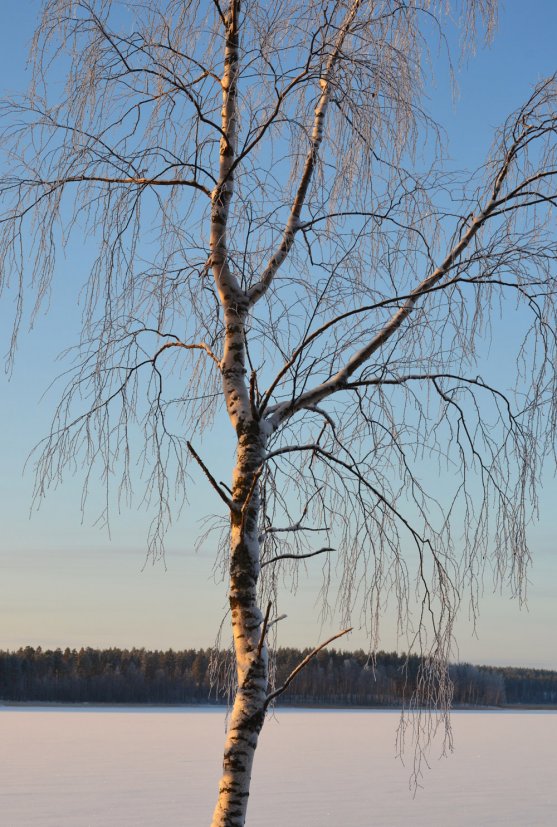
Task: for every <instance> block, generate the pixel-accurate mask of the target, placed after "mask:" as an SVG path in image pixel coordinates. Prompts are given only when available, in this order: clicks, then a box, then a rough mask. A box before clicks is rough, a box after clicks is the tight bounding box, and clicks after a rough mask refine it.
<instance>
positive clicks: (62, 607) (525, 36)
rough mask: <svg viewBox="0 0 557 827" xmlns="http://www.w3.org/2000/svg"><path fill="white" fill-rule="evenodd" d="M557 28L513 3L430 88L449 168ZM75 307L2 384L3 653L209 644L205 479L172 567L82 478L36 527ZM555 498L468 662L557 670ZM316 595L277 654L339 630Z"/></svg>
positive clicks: (31, 11) (303, 598) (67, 483)
mask: <svg viewBox="0 0 557 827" xmlns="http://www.w3.org/2000/svg"><path fill="white" fill-rule="evenodd" d="M37 7H38V6H37V4H36V3H34V2H25V3H13V2H5V3H4V4H3V9H2V11H3V18H4V19H3V27H2V32H1V34H0V46H1V48H0V86H1V87H2V90H3V91H15V90H17V89H21V88H22V87H23V86H24V85H25V79H26V75H25V73H24V71H23V67H24V60H25V55H26V48H27V43H28V41H29V38H30V36H31V32H32V28H33V24H34V19H35V14H36V9H37ZM555 31H557V4H555V3H553V2H550V0H535V2H533V3H531V4H528V7H526V4H522V3H518V2H513V3H508V4H507V6H506V8H505V7H503V9H502V11H501V16H500V25H499V28H498V31H497V33H496V36H495V42H494V44H493V45H492V46H491V47H489V48H487V49H483V48H480V49H479V50H478V53H477V54H476V55H475V56H472V57H469V58H468V59H467V61H466V64H465V65H464V66H463V67H461V69H460V70H459V73H458V76H457V77H458V85H459V95H458V97H457V99H456V100H455V101H453V100H452V98H451V92H450V83H449V80H448V77H447V73H446V71H443V70H442V71H441V72H440V74H439V76H438V78H437V84H436V86H435V88H432V89H430V90H428V91H429V110H430V111H431V112H432V114H433V115H434V117H436V118H437V119H438V120H439V121H441V122H442V123H443V125H444V126H445V128H446V130H447V136H448V141H449V143H448V153H449V156H450V158H451V162H452V163H453V164H454V166H456V167H458V168H470V169H473V168H475V167H477V166H478V165H479V164H480V163H481V162H482V160H483V159H484V158H485V155H486V152H487V149H488V148H489V145H490V142H491V138H492V132H493V129H494V128H495V127H496V126H497V125H498V124H500V123H501V122H502V121H503V120H504V118H505V117H506V115H507V114H508V113H509V112H511V111H512V110H513V109H515V108H516V107H517V106H518V105H519V104H520V103H521V102H522V101H523V100H524V99H525V98H526V97H527V96H528V94H529V90H530V89H531V86H532V85H533V84H534V83H535V82H536V81H538V80H539V79H540V78H541V77H543V76H546V75H547V74H550V73H551V72H553V71H554V70H555V69H557V62H556V60H555V47H554V35H555ZM73 255H74V256H75V257H76V260H65V261H64V260H61V261H60V263H59V266H60V269H61V271H64V270H67V269H68V268H70V267H72V268H76V267H77V268H78V267H79V261H78V255H79V251H78V250H75V251H74V252H73ZM76 302H77V289H76V290H75V295H72V294H71V291H70V292H68V287H67V284H66V285H65V286H62V284H61V282H60V281H59V282H58V284H57V285H56V286H55V288H54V291H53V294H52V297H51V301H50V312H49V313H48V314H46V315H42V316H41V317H40V318H39V319H38V320H37V322H36V324H35V326H34V329H33V330H32V331H31V332H30V333H29V335H24V336H22V338H21V341H20V345H19V349H18V356H17V361H16V367H15V371H14V374H13V376H12V377H11V378H10V380H9V381H8V379H7V378H6V377H4V376H2V377H1V379H0V382H1V390H0V456H1V457H2V463H1V467H0V521H1V522H0V524H1V526H2V533H1V538H0V565H1V568H2V578H1V580H0V647H2V648H6V647H9V648H14V647H17V646H20V645H26V644H32V645H39V644H40V645H42V646H43V647H46V646H49V647H55V646H62V647H64V646H66V645H69V646H81V645H90V646H105V645H106V646H108V645H119V646H134V645H135V646H147V647H157V648H167V647H169V646H172V647H173V648H185V647H190V646H196V647H197V646H209V645H211V644H212V642H213V641H214V638H215V635H216V632H217V629H218V625H219V622H220V619H221V617H222V616H223V614H224V612H225V609H226V589H225V586H224V585H223V584H222V583H219V582H218V578H217V582H215V577H214V576H213V573H212V564H213V556H214V555H213V548H212V546H211V544H210V543H207V544H205V546H204V547H203V549H202V551H200V552H199V553H196V552H195V550H194V543H195V538H196V536H197V534H198V533H199V530H200V525H201V524H200V520H201V519H202V517H203V516H204V515H205V514H206V513H207V511H208V510H209V511H210V510H211V509H213V508H214V509H215V510H218V503H216V502H214V501H213V499H212V492H211V491H210V489H208V487H206V485H205V482H204V480H202V479H199V480H198V481H197V484H196V487H195V489H194V491H193V492H192V500H191V505H190V508H189V509H188V511H187V513H184V515H183V516H182V517H181V518H180V519H179V520H178V521H177V522H176V524H175V525H174V527H173V528H172V530H171V532H170V535H169V538H168V549H167V558H166V568H165V567H164V566H163V565H162V563H158V564H155V565H152V564H151V563H150V562H149V563H147V564H146V565H145V544H146V543H145V538H146V535H147V530H148V523H149V516H148V515H147V514H145V513H143V512H142V511H141V510H139V511H138V510H137V509H130V510H126V511H124V512H123V513H122V514H120V515H118V514H115V515H114V517H113V520H112V524H111V533H110V535H109V534H108V532H107V531H106V529H101V528H99V527H98V526H97V525H95V524H94V518H95V502H97V504H98V499H96V495H95V494H94V493H93V496H92V502H91V504H90V507H89V508H88V509H87V510H86V512H85V515H84V516H83V517H82V515H81V510H80V503H81V478H80V474H79V471H78V472H77V473H76V475H75V476H74V477H71V476H69V477H68V478H66V479H65V480H64V482H63V483H62V484H61V485H60V486H59V488H58V489H57V490H55V491H53V492H52V493H51V494H50V495H49V497H48V498H47V500H46V501H44V502H43V503H42V505H41V508H40V509H39V511H38V512H36V513H34V514H33V515H32V516H31V517H30V505H31V499H32V489H33V476H32V473H31V471H29V470H28V471H26V472H25V473H23V467H24V464H25V460H26V457H27V456H28V454H29V452H30V451H31V449H32V448H33V446H34V445H35V444H36V443H37V441H38V440H39V439H40V438H41V436H43V435H44V434H45V433H46V432H47V429H48V425H49V419H50V414H51V412H52V406H53V404H54V403H55V401H56V391H55V389H54V390H52V391H48V390H47V388H48V386H49V384H50V382H51V381H52V379H53V378H54V377H55V376H56V375H57V372H58V370H59V367H58V368H57V364H56V361H55V360H56V357H57V355H58V354H59V353H60V351H61V350H62V349H63V348H64V347H65V346H67V345H68V344H71V343H72V341H73V340H75V338H76V334H77V330H78V321H79V320H78V318H77V314H76V313H75V307H76ZM9 315H10V308H6V307H2V308H0V322H1V324H2V329H3V333H2V340H1V344H2V347H3V349H5V342H6V339H5V338H4V335H5V331H6V324H7V318H8V317H9ZM510 335H512V330H511V329H510V327H507V328H504V329H502V330H501V339H500V341H503V340H504V338H505V337H506V336H510ZM497 350H498V348H497V347H496V348H495V353H497ZM499 350H500V349H499ZM495 358H496V357H495ZM45 391H46V394H44V392H45ZM43 394H44V396H43ZM231 459H232V458H231V457H230V460H231ZM556 495H557V485H556V483H555V479H554V478H553V477H552V475H551V474H548V475H547V477H546V480H545V483H544V488H543V491H542V495H541V500H540V520H539V523H538V524H537V525H534V526H533V527H532V531H531V534H530V538H531V548H532V551H533V556H534V566H533V568H532V571H531V585H530V590H529V608H528V611H526V610H524V609H523V610H522V611H520V612H519V610H518V606H517V604H516V602H515V601H512V600H510V599H509V597H508V595H506V594H503V595H500V594H495V595H494V594H492V593H491V589H490V587H489V584H488V583H487V582H486V588H485V594H484V597H483V599H482V602H481V616H480V620H479V623H478V625H477V627H476V635H474V633H473V629H472V626H471V625H470V624H469V623H467V622H466V618H465V617H464V618H463V620H462V622H461V624H460V626H459V630H458V641H459V644H460V656H461V659H463V660H469V661H473V662H489V663H509V664H510V663H514V664H524V665H537V666H545V667H548V668H557V647H556V646H555V641H554V628H555V626H556V624H557V600H556V598H557V541H556V540H555V518H554V512H555V507H554V503H555V501H556V499H557V498H556ZM319 586H320V582H319V579H316V578H314V577H312V576H309V575H308V577H307V578H306V579H305V580H304V579H302V581H301V587H300V590H299V593H298V595H297V597H296V599H293V598H290V597H288V598H287V599H286V601H285V604H284V605H283V606H282V607H281V610H283V611H286V612H287V613H288V620H287V621H285V622H284V623H283V624H281V626H282V628H281V639H280V642H281V643H282V644H283V645H301V646H305V645H312V644H315V643H317V642H318V640H319V639H320V638H322V637H325V636H328V635H329V634H331V633H333V632H334V631H336V629H337V628H338V620H336V619H335V618H334V617H333V618H332V619H331V620H330V622H327V624H325V625H324V626H323V627H320V624H319V622H318V620H317V617H318V609H317V608H316V605H315V604H316V601H317V597H318V592H319ZM393 627H394V624H393V622H390V621H389V619H388V618H387V623H386V627H385V631H386V634H385V637H384V639H383V641H382V645H383V648H387V649H391V648H395V647H396V637H395V634H394V631H393ZM347 645H349V646H352V647H357V646H363V647H365V645H366V641H365V637H364V635H363V633H358V632H355V633H354V634H353V635H352V639H351V640H350V641H347Z"/></svg>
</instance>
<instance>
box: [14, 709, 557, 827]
mask: <svg viewBox="0 0 557 827" xmlns="http://www.w3.org/2000/svg"><path fill="white" fill-rule="evenodd" d="M398 720H399V716H398V713H396V712H382V711H381V712H379V711H360V710H357V711H352V710H350V711H329V710H327V711H323V710H288V711H286V710H285V711H283V710H281V711H279V712H278V713H277V715H276V716H275V717H274V718H271V719H269V720H268V721H267V723H266V726H265V729H264V731H263V734H262V737H261V741H260V747H259V750H258V754H257V756H256V767H255V771H254V778H253V793H252V796H251V801H250V808H249V811H248V825H252V826H253V827H322V826H323V825H331V826H333V825H334V827H339V825H342V827H364V826H365V825H368V824H374V825H377V827H402V826H403V825H408V824H412V826H413V827H444V825H451V827H465V825H466V827H469V825H471V824H472V825H482V827H483V826H484V825H489V827H494V826H495V825H505V827H550V825H552V824H555V823H556V822H555V813H556V812H557V780H556V770H557V759H556V747H555V745H556V744H557V712H514V711H513V712H455V713H454V714H453V731H454V734H455V742H456V743H455V747H456V749H455V752H454V754H452V755H451V756H449V757H448V758H446V759H441V760H438V758H439V752H440V746H439V747H435V746H434V748H433V750H432V751H431V753H430V764H431V770H426V773H425V777H424V781H423V783H424V789H422V790H419V791H418V793H417V796H416V797H415V798H413V796H412V792H411V791H410V790H409V777H410V767H409V766H406V767H404V766H402V764H401V763H400V761H398V760H397V759H396V758H395V734H396V729H397V725H398ZM223 737H224V713H223V710H222V709H220V710H215V709H203V710H200V709H183V708H182V709H133V708H132V709H111V708H83V707H73V708H67V707H49V708H32V707H3V708H0V813H1V816H0V819H1V823H2V824H3V825H6V827H27V825H29V827H31V825H33V826H34V827H39V825H40V827H85V826H86V825H88V827H92V826H93V825H95V827H96V825H99V827H100V825H102V827H116V825H118V827H121V825H130V827H131V825H134V827H138V826H139V825H144V826H145V827H147V826H148V827H163V826H164V825H187V826H188V827H189V825H191V827H203V826H204V825H208V824H209V822H210V815H211V812H212V809H213V804H214V798H215V793H216V787H217V781H218V776H219V768H220V750H221V748H222V741H223Z"/></svg>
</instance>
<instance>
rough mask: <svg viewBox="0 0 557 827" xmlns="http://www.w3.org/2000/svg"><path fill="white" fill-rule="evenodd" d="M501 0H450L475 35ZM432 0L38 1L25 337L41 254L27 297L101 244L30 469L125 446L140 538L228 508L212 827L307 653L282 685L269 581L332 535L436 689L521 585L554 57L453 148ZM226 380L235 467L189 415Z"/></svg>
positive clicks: (213, 403) (362, 598)
mask: <svg viewBox="0 0 557 827" xmlns="http://www.w3.org/2000/svg"><path fill="white" fill-rule="evenodd" d="M493 3H494V0H493V2H492V0H476V2H472V0H470V2H468V3H467V4H466V5H464V6H463V12H462V13H463V19H462V21H461V22H462V25H463V26H464V27H465V28H466V31H467V34H468V39H471V36H472V35H473V33H474V26H475V22H476V20H477V19H478V16H479V17H481V18H482V19H483V24H484V26H485V27H487V30H488V32H489V30H490V27H491V26H492V24H493V20H494V16H495V9H494V4H493ZM445 6H446V4H445V3H444V2H440V0H439V2H437V0H433V2H429V0H410V2H405V3H398V2H395V0H378V2H373V3H372V2H370V1H369V0H325V1H324V2H323V0H320V2H315V0H303V2H302V0H277V2H272V3H271V2H266V0H245V2H243V3H240V0H227V2H225V0H212V2H209V0H206V2H201V0H168V2H164V3H163V2H159V1H158V0H145V2H143V3H142V4H136V5H134V7H133V9H129V8H128V7H126V6H124V5H122V6H120V5H119V4H117V3H116V2H113V0H96V1H95V0H89V1H88V0H47V1H46V2H45V4H44V14H43V17H42V21H41V23H40V26H39V29H38V32H37V35H36V38H35V41H34V43H33V47H32V60H33V61H34V66H35V73H34V78H35V79H34V83H33V86H32V89H31V91H30V93H29V94H28V95H27V96H26V97H22V98H20V99H15V100H9V101H5V102H4V104H3V115H4V124H5V126H4V131H3V145H4V147H5V148H6V150H7V153H8V156H9V161H10V164H11V170H12V172H11V173H10V175H9V176H6V177H4V178H3V180H2V184H1V193H2V200H3V203H4V205H5V206H4V212H3V214H2V218H1V222H2V223H1V249H2V261H3V270H2V273H3V279H5V280H6V281H8V282H9V283H10V285H11V288H12V289H14V290H15V291H16V293H17V294H18V296H19V298H20V301H19V303H18V314H17V318H16V322H15V327H14V339H13V341H14V343H15V335H16V331H17V328H18V326H19V323H20V320H21V313H22V307H23V304H22V302H23V293H24V278H25V274H26V273H30V274H31V275H32V281H33V285H34V289H35V296H36V303H37V304H36V306H37V307H39V306H40V304H41V302H42V301H43V299H44V297H45V296H46V295H48V290H49V285H50V282H51V278H52V277H53V275H54V273H55V270H56V255H55V254H56V251H57V250H58V249H59V248H61V247H62V246H63V245H64V244H65V243H66V241H67V239H68V238H71V237H73V236H75V235H76V234H77V235H78V236H79V234H83V236H84V237H85V238H86V239H87V246H88V247H90V246H91V245H92V244H93V243H94V245H95V249H96V252H95V255H94V260H93V263H92V266H91V269H90V276H89V279H88V281H87V287H86V291H85V294H84V295H85V300H84V323H83V335H82V338H81V341H80V342H79V344H78V346H77V348H76V349H75V351H74V356H75V362H74V369H73V370H72V372H71V375H70V381H69V383H68V386H67V389H66V391H65V392H64V393H63V395H62V397H61V401H60V404H59V407H58V409H57V411H56V413H55V417H54V422H53V427H52V431H51V433H50V435H49V437H48V438H47V439H46V441H45V443H44V444H43V450H42V454H41V455H40V457H39V460H38V468H37V471H38V474H37V480H38V482H37V496H39V497H40V496H42V495H43V493H44V491H45V489H46V487H47V486H48V484H49V483H51V482H52V481H53V480H57V479H58V478H59V476H60V474H61V473H62V470H63V468H64V467H65V466H66V465H67V464H68V463H70V464H71V463H73V462H74V461H75V458H76V457H77V456H78V455H80V456H82V457H84V460H85V464H86V467H88V468H95V467H98V465H99V463H100V466H101V468H102V469H106V476H107V480H108V478H109V477H108V470H109V469H111V470H114V469H115V468H117V469H120V477H119V487H118V490H117V492H116V494H117V495H118V496H125V495H127V493H128V492H129V491H131V486H132V471H131V468H132V464H133V463H134V461H135V457H136V455H139V458H140V460H141V467H142V468H143V472H144V473H143V476H144V481H145V484H146V488H145V496H146V497H147V499H149V500H150V501H152V502H154V503H155V506H156V515H155V518H154V521H153V529H152V533H151V536H150V540H149V548H150V550H151V552H152V553H153V554H154V555H157V554H160V553H162V542H163V537H164V531H165V529H166V527H167V526H168V524H169V522H170V521H171V518H172V514H173V508H174V507H179V506H180V505H181V503H182V502H183V501H185V500H187V488H188V484H189V480H190V478H191V476H192V475H194V474H198V475H199V474H201V475H202V478H204V479H205V480H206V484H207V485H210V486H212V489H213V490H214V492H215V494H216V496H217V497H218V498H219V501H220V502H221V503H222V507H223V508H224V511H225V514H226V520H227V526H226V546H227V548H226V552H225V566H226V569H227V572H228V577H229V600H230V616H231V623H232V632H233V637H234V652H235V663H236V673H237V674H236V677H237V687H236V694H235V698H234V702H233V707H232V710H231V714H230V718H229V725H228V734H227V738H226V745H225V752H224V769H223V776H222V781H221V784H220V790H219V796H218V803H217V806H216V809H215V813H214V817H213V822H212V823H213V825H214V827H217V825H221V826H222V825H243V824H244V822H245V815H246V807H247V800H248V793H249V783H250V775H251V768H252V761H253V755H254V751H255V748H256V745H257V739H258V734H259V732H260V729H261V727H262V725H263V722H264V718H265V714H266V710H267V708H268V706H269V704H270V703H272V702H273V701H274V699H275V698H276V697H277V696H278V695H280V693H282V692H283V691H284V690H285V689H286V688H287V686H288V685H289V683H290V681H291V680H292V679H294V678H295V675H296V674H297V672H298V669H296V670H294V672H293V673H292V675H291V676H290V677H289V678H288V680H287V681H286V682H285V683H284V685H282V686H280V687H273V685H272V682H271V683H270V681H269V660H268V648H267V638H268V635H269V630H270V629H271V628H272V629H273V633H274V634H276V630H277V625H276V623H275V621H276V620H277V619H278V617H277V615H278V611H279V604H278V599H279V598H278V586H279V584H280V582H282V580H283V578H284V577H290V576H291V577H292V578H293V581H294V582H295V580H296V576H297V570H298V567H299V566H300V565H307V566H312V565H314V564H315V563H316V560H314V558H317V559H318V560H319V561H321V563H323V572H324V592H323V593H324V598H325V600H326V599H327V587H328V583H329V576H330V572H331V571H332V570H333V569H336V571H337V572H338V573H339V577H340V581H341V585H340V593H339V598H338V599H339V601H340V606H341V608H342V612H343V614H344V617H345V619H346V622H347V623H349V622H350V618H351V617H352V616H353V615H354V613H355V612H356V616H357V619H358V622H360V623H363V624H365V625H366V628H367V629H368V631H369V634H370V641H371V646H372V647H373V646H374V645H375V644H376V642H377V640H378V634H379V628H380V627H379V622H380V617H381V614H382V612H383V609H384V604H385V601H386V599H387V596H388V595H391V596H394V599H395V601H396V604H397V606H398V616H399V625H400V630H401V632H402V633H404V634H406V636H407V638H408V643H409V647H412V648H413V649H414V650H418V651H420V652H422V653H423V654H424V656H425V659H424V666H423V669H422V672H421V677H420V687H419V691H418V695H417V697H416V703H417V705H419V704H420V703H421V701H422V700H423V698H424V697H427V696H428V695H431V693H432V692H433V693H434V694H435V698H436V699H437V700H438V702H439V703H440V704H441V706H442V707H443V708H445V707H446V706H447V705H448V703H449V702H450V682H449V681H448V677H447V671H446V664H447V661H448V658H449V655H450V652H451V643H452V633H453V624H454V620H455V615H456V612H457V610H458V608H459V605H460V604H461V602H462V601H463V600H465V601H466V602H467V603H468V602H470V601H471V604H472V607H473V610H474V611H475V610H476V605H477V589H478V584H479V583H480V582H481V578H482V575H483V573H484V571H485V569H486V566H487V567H489V568H492V569H493V573H494V575H495V578H496V580H497V581H498V582H499V583H501V584H510V587H511V589H512V590H513V591H515V592H516V593H517V594H519V595H522V592H523V588H524V583H525V570H526V567H527V564H528V560H529V553H528V547H527V543H526V525H527V523H528V521H529V519H530V517H531V515H532V513H533V508H534V507H535V489H536V484H537V482H538V481H539V473H540V462H541V460H542V459H543V458H544V457H546V456H547V455H549V454H552V455H553V457H554V456H555V427H556V423H557V408H556V404H555V400H556V399H557V393H556V390H557V389H556V386H555V364H556V352H555V351H556V348H555V344H556V329H555V318H556V301H555V290H556V286H557V282H556V279H555V274H554V272H555V261H556V257H557V248H556V241H555V236H554V234H553V232H552V226H553V222H554V215H553V210H554V207H555V206H556V204H555V199H556V198H557V157H556V148H557V142H556V130H557V108H556V102H557V84H556V81H555V79H554V78H550V79H548V80H547V81H545V82H543V83H541V84H540V85H539V86H538V87H537V88H536V89H535V91H534V92H533V94H532V96H531V98H530V99H529V100H528V101H527V102H526V103H525V104H524V105H523V106H522V107H521V108H520V109H519V110H518V111H517V112H516V113H515V114H513V115H512V116H511V117H510V118H509V119H508V120H507V122H506V123H505V124H504V125H503V126H502V128H501V129H500V130H499V131H498V133H497V134H496V136H495V139H494V143H493V146H492V149H491V153H490V155H489V158H488V160H487V162H486V164H485V166H484V167H483V168H482V169H481V170H480V172H479V173H478V174H476V175H473V176H471V177H470V178H468V179H467V180H462V176H457V175H451V174H450V171H447V170H446V169H443V168H442V167H441V166H440V163H439V162H438V159H439V157H440V154H439V153H438V152H437V149H438V146H439V145H440V143H441V142H442V134H441V133H440V131H439V130H438V129H437V127H436V125H435V124H434V123H433V122H432V121H431V120H430V119H429V118H428V116H427V114H426V113H425V112H424V110H423V108H422V95H421V92H422V89H423V85H424V83H425V82H426V81H427V75H426V73H425V71H426V70H425V69H424V67H426V66H427V65H428V64H427V60H425V58H426V57H427V50H428V43H435V45H436V47H437V45H438V44H441V45H442V46H443V44H444V42H445V41H444V38H443V28H442V26H443V15H444V12H445ZM61 78H65V86H62V84H61V83H60V79H61ZM424 159H425V160H424ZM426 160H427V163H426ZM76 266H77V265H76ZM512 313H515V314H516V315H515V317H514V318H515V319H516V321H515V328H516V340H515V341H513V342H512V343H511V345H512V347H511V348H510V349H511V350H514V352H513V353H510V352H509V353H508V355H507V357H506V358H507V359H508V363H507V364H505V365H503V366H502V369H499V368H497V369H496V370H493V369H490V367H489V365H486V364H485V362H484V360H483V354H484V353H485V342H486V340H488V339H489V337H490V336H491V335H492V333H493V332H494V333H495V337H494V338H495V340H496V338H497V329H498V327H497V326H498V325H499V324H500V317H501V315H505V314H507V315H508V314H512ZM511 373H512V374H513V378H514V380H515V384H514V387H511V384H512V383H511V382H510V380H509V377H510V375H511ZM222 406H225V407H226V411H227V413H228V418H229V420H230V423H231V425H232V430H231V432H230V442H231V449H232V447H234V449H235V457H236V459H235V466H234V470H233V473H232V482H231V485H230V487H229V486H228V485H227V484H225V483H223V482H220V481H219V476H220V474H217V473H215V472H214V471H212V470H211V469H210V468H209V467H208V465H207V462H208V461H207V457H206V456H205V458H204V457H203V454H204V452H203V450H202V443H201V440H200V434H201V432H202V430H203V429H204V428H207V429H209V428H211V427H214V428H219V429H220V428H221V424H220V421H219V420H218V419H216V417H218V416H219V413H220V411H221V409H222ZM138 446H139V447H138ZM424 461H427V462H428V463H434V465H435V467H436V468H437V474H438V479H439V482H435V481H433V482H432V483H431V484H426V482H425V479H430V478H431V476H432V475H431V469H430V468H429V469H428V470H427V472H426V473H424V474H423V475H422V474H421V473H420V463H422V462H424ZM134 476H135V475H134ZM135 483H136V485H137V484H138V480H137V479H136V480H135ZM86 486H87V481H86ZM112 496H113V494H112V493H111V492H110V491H109V492H108V493H107V505H108V503H109V502H110V498H111V497H112ZM414 604H416V605H417V607H418V609H417V612H416V611H413V607H414ZM260 606H264V607H266V612H265V613H264V612H263V611H262V610H261V608H260ZM343 633H344V632H341V633H339V634H343ZM323 645H325V644H323ZM317 651H318V650H317V649H316V650H315V652H317ZM310 657H311V656H310ZM303 665H304V664H300V667H299V668H302V667H303Z"/></svg>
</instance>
